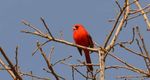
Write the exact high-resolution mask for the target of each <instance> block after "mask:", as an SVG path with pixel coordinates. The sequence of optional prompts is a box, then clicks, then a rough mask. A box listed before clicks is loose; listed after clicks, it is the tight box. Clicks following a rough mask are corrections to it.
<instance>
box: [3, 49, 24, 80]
mask: <svg viewBox="0 0 150 80" xmlns="http://www.w3.org/2000/svg"><path fill="white" fill-rule="evenodd" d="M0 51H1V53H2V55H3V57H4V58H5V59H6V61H7V63H8V64H9V66H10V68H11V70H12V72H13V73H14V75H15V76H16V78H17V79H19V80H22V77H21V76H20V74H19V73H18V72H17V71H16V69H15V68H14V65H13V64H12V62H11V61H10V60H9V58H8V57H7V55H6V54H5V52H4V51H3V49H2V48H1V47H0Z"/></svg>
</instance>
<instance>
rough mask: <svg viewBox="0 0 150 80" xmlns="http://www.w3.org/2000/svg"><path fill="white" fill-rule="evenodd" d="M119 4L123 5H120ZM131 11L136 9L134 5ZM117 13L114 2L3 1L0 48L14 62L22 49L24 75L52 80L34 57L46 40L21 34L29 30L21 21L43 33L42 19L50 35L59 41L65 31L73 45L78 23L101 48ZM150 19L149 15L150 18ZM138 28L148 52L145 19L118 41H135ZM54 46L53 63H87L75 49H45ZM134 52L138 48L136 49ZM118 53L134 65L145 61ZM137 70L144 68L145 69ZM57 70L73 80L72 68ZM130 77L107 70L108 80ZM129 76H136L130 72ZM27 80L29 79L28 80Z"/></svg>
mask: <svg viewBox="0 0 150 80" xmlns="http://www.w3.org/2000/svg"><path fill="white" fill-rule="evenodd" d="M120 3H121V4H122V2H121V1H120ZM149 3H150V1H149V0H143V1H141V4H142V5H143V6H144V5H148V4H149ZM132 7H133V8H135V6H134V5H133V6H132ZM117 11H118V8H117V6H116V4H115V2H114V1H111V0H1V2H0V12H1V13H0V45H1V46H2V47H3V48H4V50H5V51H6V53H7V55H9V57H10V58H11V60H12V61H13V62H15V58H14V56H15V53H14V51H15V47H16V46H17V45H18V46H19V65H20V68H21V70H22V71H23V72H30V71H31V70H32V71H33V74H36V75H39V76H43V77H49V78H52V79H53V77H52V76H51V75H49V74H48V73H46V72H45V71H43V70H42V69H43V68H44V67H45V68H46V64H45V62H44V60H43V58H41V55H40V54H39V53H36V54H35V55H34V56H32V55H31V54H32V52H33V50H34V49H35V47H36V41H40V42H42V41H44V40H43V39H41V38H39V37H35V36H31V35H27V34H24V33H21V32H20V31H21V30H23V29H27V27H26V26H25V25H23V24H22V23H21V21H22V20H24V19H25V20H28V21H30V22H31V23H32V24H34V25H36V26H37V27H38V28H39V29H42V30H43V31H44V27H43V25H42V23H41V21H40V17H41V16H42V17H44V18H45V20H46V22H47V23H48V24H49V25H50V29H51V32H52V34H53V35H54V36H55V37H57V38H60V31H63V39H65V40H67V41H70V42H73V39H72V26H73V25H74V24H76V23H81V24H83V25H84V26H85V27H86V29H87V30H88V31H89V33H90V34H91V36H92V38H93V40H94V41H96V42H97V43H99V45H101V46H102V45H103V42H104V40H105V38H106V35H107V34H108V33H109V31H110V29H111V28H112V25H113V24H112V23H109V22H108V20H109V19H114V18H115V16H116V15H117V14H116V13H117ZM149 16H150V15H148V17H149ZM136 25H139V26H140V29H141V31H142V34H144V37H145V41H146V42H147V43H148V45H147V48H148V49H149V48H150V47H149V45H150V43H149V39H150V38H149V33H148V32H146V28H147V25H145V23H144V20H143V18H142V17H139V18H137V19H136V20H132V21H131V22H129V23H128V26H127V28H124V29H123V31H122V32H121V34H120V36H119V40H121V41H126V40H128V39H130V38H131V37H132V36H131V31H132V27H134V26H136ZM52 46H54V47H55V50H54V54H53V57H52V63H54V62H55V61H56V60H59V59H62V58H65V57H67V56H69V55H72V56H73V57H72V58H71V61H69V62H68V63H70V64H76V63H77V61H76V60H77V59H79V60H84V56H82V57H81V56H80V55H79V53H78V51H77V50H76V48H74V47H70V46H66V45H63V44H59V43H55V42H50V43H48V44H47V45H46V46H45V47H44V50H45V52H47V54H48V52H49V50H50V48H51V47H52ZM132 48H137V47H136V46H134V47H132ZM117 49H118V48H117ZM117 49H116V52H117V53H118V54H117V53H115V54H117V55H118V56H120V57H121V58H122V59H125V60H127V61H129V62H130V63H131V64H132V63H133V64H134V65H140V64H143V61H142V59H141V60H139V58H137V56H136V57H135V56H133V55H130V54H128V53H125V54H122V53H124V51H122V50H120V49H119V50H117ZM0 56H1V55H0ZM91 56H92V62H93V63H95V64H96V63H97V62H98V57H97V55H96V54H92V55H91ZM132 56H133V57H132ZM1 57H2V56H1ZM1 57H0V58H1ZM136 60H138V61H136ZM115 64H120V63H118V62H116V61H115V60H114V59H112V58H108V59H107V62H106V65H115ZM138 67H140V68H143V65H141V66H138ZM55 69H56V71H57V73H59V74H60V75H61V76H64V77H65V78H67V79H68V80H71V68H69V67H67V66H66V65H62V64H60V65H57V66H55ZM114 72H115V74H114ZM128 73H129V72H128V71H126V72H125V73H124V70H107V71H106V75H107V76H106V79H107V80H112V79H113V80H115V76H117V75H121V74H122V75H127V74H128ZM129 74H133V73H132V72H131V73H129ZM0 76H3V77H0V80H11V78H10V76H9V75H8V73H7V72H6V71H0ZM108 76H109V77H108ZM75 77H76V80H79V79H82V78H83V77H82V76H80V75H78V74H77V75H76V76H75ZM26 79H28V77H27V78H26Z"/></svg>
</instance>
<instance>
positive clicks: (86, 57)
mask: <svg viewBox="0 0 150 80" xmlns="http://www.w3.org/2000/svg"><path fill="white" fill-rule="evenodd" d="M84 53H85V59H86V63H88V64H91V63H92V62H91V58H90V54H89V51H88V50H84ZM87 70H88V71H90V72H92V71H93V66H92V65H88V66H87Z"/></svg>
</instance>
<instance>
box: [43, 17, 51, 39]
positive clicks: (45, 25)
mask: <svg viewBox="0 0 150 80" xmlns="http://www.w3.org/2000/svg"><path fill="white" fill-rule="evenodd" d="M41 21H42V22H43V24H44V27H45V28H46V30H47V31H48V34H49V35H50V36H51V37H52V39H54V37H53V35H52V33H51V32H50V29H49V28H48V25H47V24H46V22H45V20H44V18H43V17H41Z"/></svg>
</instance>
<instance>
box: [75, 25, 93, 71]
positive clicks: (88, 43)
mask: <svg viewBox="0 0 150 80" xmlns="http://www.w3.org/2000/svg"><path fill="white" fill-rule="evenodd" d="M73 39H74V41H75V43H76V44H78V45H82V46H85V47H91V48H93V47H94V45H93V41H92V38H91V36H90V34H89V33H88V31H87V30H86V29H85V28H84V26H83V25H82V24H75V25H74V26H73ZM78 50H79V53H80V55H81V56H82V49H80V48H78ZM83 51H84V53H85V59H86V63H88V64H91V58H90V54H89V53H90V52H89V50H87V49H83ZM87 70H88V71H93V67H92V65H89V66H87Z"/></svg>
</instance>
